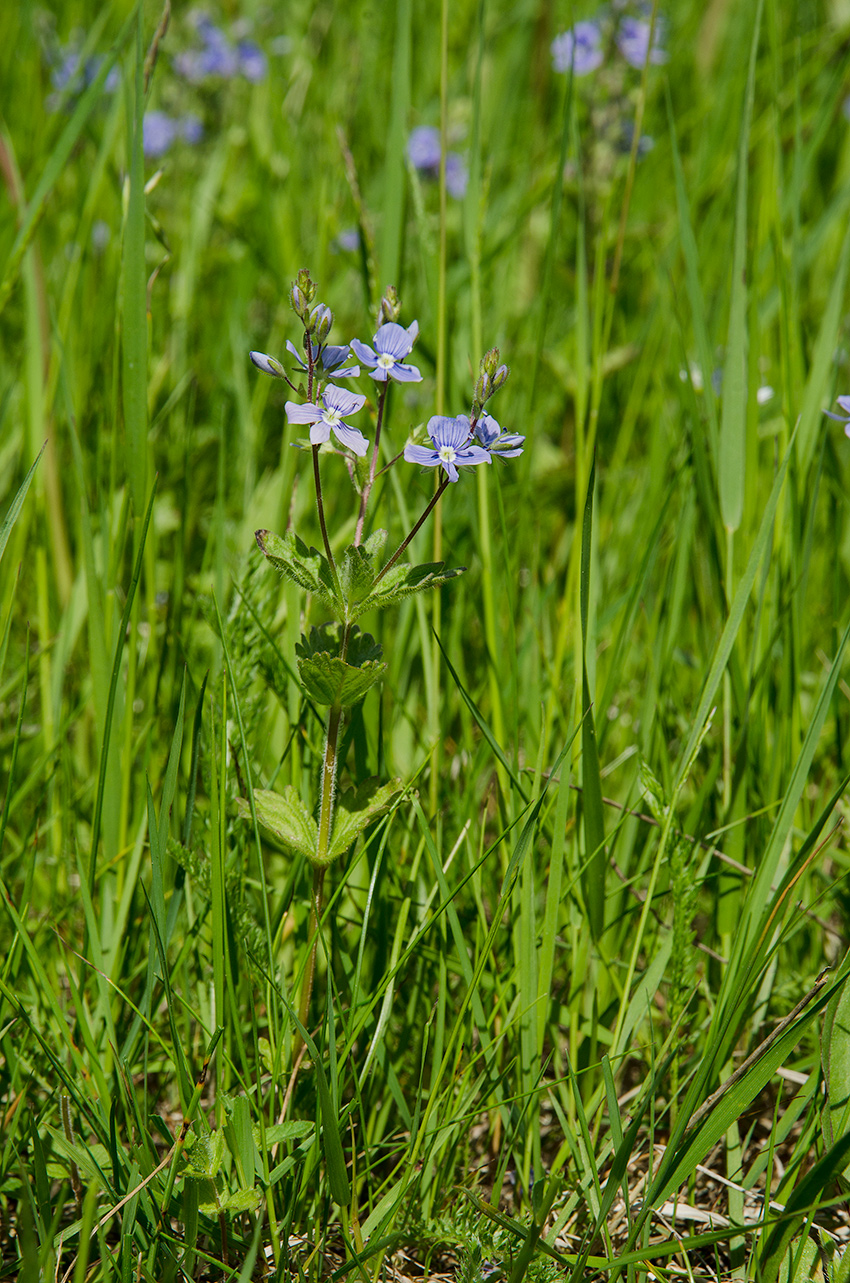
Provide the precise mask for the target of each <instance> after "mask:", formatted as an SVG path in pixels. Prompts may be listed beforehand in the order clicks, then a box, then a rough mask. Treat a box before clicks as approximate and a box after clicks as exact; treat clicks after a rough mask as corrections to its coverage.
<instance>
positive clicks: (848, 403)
mask: <svg viewBox="0 0 850 1283" xmlns="http://www.w3.org/2000/svg"><path fill="white" fill-rule="evenodd" d="M836 399H837V401H838V404H839V405H840V406H841V408H842V410H843V411H844V413H845V414H850V396H840V397H837V398H836Z"/></svg>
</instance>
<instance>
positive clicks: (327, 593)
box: [255, 530, 343, 614]
mask: <svg viewBox="0 0 850 1283" xmlns="http://www.w3.org/2000/svg"><path fill="white" fill-rule="evenodd" d="M255 538H256V540H257V547H258V548H259V549H260V552H261V553H262V554H263V556H264V557H266V558H267V559H268V560H269V561H270V562H271V564H272V565H273V566H274V567H275V569H276V570H279V571H280V572H281V574H283V575H286V577H287V579H291V580H292V582H293V583H296V584H298V586H299V587H300V588H304V589H305V590H306V591H307V592H311V593H315V594H316V595H317V596H318V597H321V599H322V600H323V601H324V602H325V604H326V605H327V606H329V607H330V608H331V610H333V611H336V612H337V613H339V614H341V613H343V606H342V602H341V601H340V599H339V595H338V593H337V588H336V584H335V582H334V577H333V572H332V571H331V568H330V564H329V563H328V559H327V557H326V556H325V555H324V554H323V553H321V552H319V551H318V549H317V548H308V547H307V545H306V544H305V543H304V540H303V539H299V537H298V535H296V534H293V533H292V532H291V531H289V532H288V533H287V534H285V535H276V534H275V533H274V531H272V530H258V531H257V532H256V534H255Z"/></svg>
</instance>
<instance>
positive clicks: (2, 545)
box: [0, 441, 47, 561]
mask: <svg viewBox="0 0 850 1283" xmlns="http://www.w3.org/2000/svg"><path fill="white" fill-rule="evenodd" d="M46 446H47V442H46V441H45V443H44V445H43V446H42V447H41V449H40V450H39V452H38V454H37V455H36V457H35V461H34V463H33V465H32V467H31V468H30V470H29V472H28V473H27V475H26V476H25V477H24V479H23V482H22V484H21V488H20V490H19V491H18V493H17V494H16V495H15V497H14V499H13V500H12V503H11V506H10V508H9V511H8V512H7V513H6V516H5V517H4V518H3V524H2V525H0V561H2V559H3V553H4V551H5V549H6V544H7V543H8V542H9V535H10V534H11V533H12V527H13V526H14V524H15V522H16V521H17V520H18V513H19V512H20V511H21V508H22V507H23V506H24V499H26V497H27V491H28V490H29V488H30V482H31V481H32V479H33V477H34V476H35V470H36V468H37V467H38V461H39V459H40V458H41V456H42V455H43V454H44V451H45V448H46Z"/></svg>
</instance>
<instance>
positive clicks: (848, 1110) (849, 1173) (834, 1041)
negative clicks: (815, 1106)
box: [821, 982, 850, 1180]
mask: <svg viewBox="0 0 850 1283" xmlns="http://www.w3.org/2000/svg"><path fill="white" fill-rule="evenodd" d="M821 1060H822V1061H823V1076H824V1081H825V1083H826V1101H825V1107H824V1110H823V1113H822V1115H821V1126H822V1128H823V1138H824V1141H825V1143H826V1144H827V1145H828V1146H832V1145H834V1144H835V1142H836V1140H840V1138H841V1137H842V1136H844V1135H845V1134H846V1133H847V1132H848V1131H850V985H848V984H847V983H846V982H845V984H844V985H843V986H842V988H841V989H839V991H838V993H836V994H834V995H833V996H832V998H830V1000H829V1005H828V1006H827V1009H826V1016H825V1017H824V1022H823V1036H822V1039H821ZM842 1175H843V1177H844V1179H845V1180H850V1167H845V1168H844V1170H843V1172H842Z"/></svg>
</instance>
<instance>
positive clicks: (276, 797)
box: [236, 784, 319, 860]
mask: <svg viewBox="0 0 850 1283" xmlns="http://www.w3.org/2000/svg"><path fill="white" fill-rule="evenodd" d="M236 805H237V807H238V808H239V814H240V815H241V816H242V818H243V820H250V819H251V806H250V803H249V802H248V800H247V798H244V797H237V799H236ZM254 805H255V806H256V808H257V819H258V820H259V821H260V823H261V824H262V825H264V827H265V828H267V829H268V830H269V832H270V833H273V834H274V835H275V837H276V838H278V840H279V841H281V842H282V843H283V844H284V846H288V847H290V848H291V849H292V850H293V851H298V852H299V853H300V854H301V855H306V857H307V859H308V860H312V859H314V858H315V855H316V846H317V844H318V841H319V832H318V829H317V828H316V821H315V820H314V819H313V817H312V815H311V814H310V812H309V811H308V810H307V807H306V806H305V805H304V803H303V802H302V800H301V798H300V797H299V795H298V792H297V790H296V789H294V788H293V787H292V785H291V784H288V785H287V786H286V788H285V789H284V790H283V793H272V792H270V791H269V790H268V789H254Z"/></svg>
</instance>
